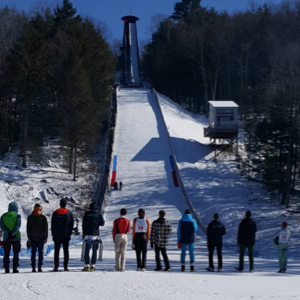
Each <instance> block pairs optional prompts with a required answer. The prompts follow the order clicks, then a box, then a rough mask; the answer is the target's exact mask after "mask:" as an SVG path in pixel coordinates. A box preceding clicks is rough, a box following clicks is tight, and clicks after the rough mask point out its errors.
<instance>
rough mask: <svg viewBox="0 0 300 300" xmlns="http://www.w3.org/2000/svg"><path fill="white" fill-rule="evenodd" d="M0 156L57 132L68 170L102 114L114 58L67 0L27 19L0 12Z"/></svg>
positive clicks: (22, 150)
mask: <svg viewBox="0 0 300 300" xmlns="http://www.w3.org/2000/svg"><path fill="white" fill-rule="evenodd" d="M0 20H1V23H2V25H1V28H0V107H1V109H0V153H5V152H7V151H8V149H9V147H11V146H14V145H18V146H20V155H21V156H22V157H23V164H22V165H23V167H26V166H27V159H26V158H27V155H26V153H27V152H28V150H29V149H32V148H35V147H38V146H41V145H43V143H44V142H45V141H46V140H47V138H49V137H53V136H59V137H60V139H61V142H62V145H63V146H64V147H65V148H67V149H68V157H69V163H68V165H69V171H70V173H73V174H74V180H75V174H76V161H77V157H76V155H77V152H78V148H79V147H81V148H86V147H88V146H89V145H91V144H92V143H93V142H94V141H95V139H96V138H98V137H99V135H100V132H101V126H102V124H105V122H107V119H108V118H107V116H108V115H109V113H110V106H111V93H112V87H113V83H114V75H115V58H114V57H113V55H112V53H111V51H110V49H109V45H108V43H107V41H106V40H105V39H104V37H103V34H102V32H101V29H100V28H97V26H95V24H94V23H93V22H92V21H91V20H89V19H88V18H82V17H81V16H80V15H78V14H77V11H76V8H74V7H73V5H72V3H71V2H70V1H69V0H63V3H62V5H61V6H59V5H57V6H56V8H55V9H53V10H51V9H50V8H44V9H43V10H42V12H36V13H35V14H34V15H33V16H31V17H29V16H28V15H26V14H25V13H24V12H18V11H17V10H16V9H14V8H8V7H4V8H2V9H0Z"/></svg>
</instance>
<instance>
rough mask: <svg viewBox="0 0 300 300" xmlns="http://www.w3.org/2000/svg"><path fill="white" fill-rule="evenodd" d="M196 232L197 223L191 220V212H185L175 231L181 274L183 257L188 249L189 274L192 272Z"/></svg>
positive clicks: (183, 268)
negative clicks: (179, 254) (179, 250)
mask: <svg viewBox="0 0 300 300" xmlns="http://www.w3.org/2000/svg"><path fill="white" fill-rule="evenodd" d="M197 230H198V225H197V222H196V221H195V220H194V219H193V217H192V215H191V211H190V210H189V209H186V210H185V213H184V215H183V216H182V218H181V220H180V221H179V224H178V229H177V242H178V248H179V249H181V272H184V271H185V256H186V249H187V248H188V249H189V254H190V264H191V266H190V269H191V272H194V271H195V269H194V262H195V255H194V242H195V233H196V232H197Z"/></svg>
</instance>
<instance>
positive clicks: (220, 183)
mask: <svg viewBox="0 0 300 300" xmlns="http://www.w3.org/2000/svg"><path fill="white" fill-rule="evenodd" d="M158 99H159V102H160V105H161V108H162V111H163V115H164V119H165V122H166V124H167V127H168V131H169V133H170V136H171V141H172V144H173V149H174V151H175V155H176V158H177V162H178V167H179V169H180V174H181V178H182V180H183V183H184V186H185V189H186V191H187V193H188V195H189V198H190V199H191V201H192V203H193V205H194V207H195V209H196V211H197V213H198V214H199V216H200V218H201V219H202V221H203V222H204V223H205V224H208V223H209V222H210V221H211V220H212V216H213V214H214V213H215V212H218V213H219V214H220V218H221V220H222V221H223V222H224V224H225V225H226V227H227V234H226V236H225V237H224V248H225V250H228V253H234V252H236V251H237V247H236V236H237V229H238V225H239V223H240V221H241V219H242V218H244V215H245V211H246V210H251V211H252V217H253V219H254V220H255V221H256V222H257V227H258V232H257V240H256V247H255V252H256V256H259V257H264V258H274V257H276V255H277V247H275V246H274V245H273V239H272V237H273V235H274V234H275V232H276V231H277V230H278V229H279V228H280V226H281V223H282V222H283V221H287V222H288V223H289V226H290V228H291V230H292V238H291V242H290V246H289V247H290V248H289V257H290V258H291V259H293V260H295V259H297V260H298V259H300V255H299V247H300V231H299V220H298V218H297V214H296V215H295V214H294V213H292V212H290V211H289V210H287V209H285V208H283V207H282V206H280V205H279V204H275V203H270V195H269V193H268V192H267V191H266V190H265V189H264V188H263V187H262V186H261V185H259V184H257V183H253V182H250V181H248V180H247V179H246V178H244V177H241V176H240V175H239V170H238V169H237V164H238V163H237V162H236V160H235V157H234V156H233V155H230V154H229V155H228V154H227V156H222V155H220V156H218V159H217V162H214V160H213V157H214V150H213V148H210V147H209V139H208V138H205V137H204V136H203V127H205V126H207V120H206V118H204V117H203V116H199V115H193V114H190V113H188V112H187V111H185V110H184V109H182V108H181V107H180V106H179V105H177V104H176V103H174V102H172V101H170V100H169V99H167V98H166V97H164V96H163V95H160V94H158Z"/></svg>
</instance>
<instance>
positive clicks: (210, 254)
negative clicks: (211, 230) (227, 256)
mask: <svg viewBox="0 0 300 300" xmlns="http://www.w3.org/2000/svg"><path fill="white" fill-rule="evenodd" d="M215 248H217V255H218V268H220V269H222V267H223V262H222V245H213V244H212V245H210V244H209V245H208V258H209V267H210V268H212V269H214V259H213V256H214V251H215Z"/></svg>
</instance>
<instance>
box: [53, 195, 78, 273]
mask: <svg viewBox="0 0 300 300" xmlns="http://www.w3.org/2000/svg"><path fill="white" fill-rule="evenodd" d="M66 206H67V201H66V199H64V198H63V199H61V200H60V208H59V209H57V210H56V211H55V212H54V213H53V214H52V220H51V231H52V236H53V241H54V269H53V271H54V272H57V271H58V267H59V250H60V247H61V245H63V249H64V271H69V269H68V263H69V242H70V240H71V235H72V231H73V226H74V218H73V214H72V213H71V212H70V211H69V210H68V209H67V208H66Z"/></svg>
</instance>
